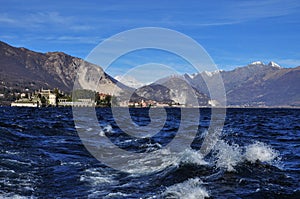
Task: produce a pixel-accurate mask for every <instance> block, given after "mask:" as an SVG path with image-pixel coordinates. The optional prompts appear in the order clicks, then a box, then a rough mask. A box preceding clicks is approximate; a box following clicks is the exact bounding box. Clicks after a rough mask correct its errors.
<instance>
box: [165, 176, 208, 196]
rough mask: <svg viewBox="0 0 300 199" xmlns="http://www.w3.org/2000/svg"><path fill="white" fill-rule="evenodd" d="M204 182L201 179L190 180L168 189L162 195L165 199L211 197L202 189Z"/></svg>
mask: <svg viewBox="0 0 300 199" xmlns="http://www.w3.org/2000/svg"><path fill="white" fill-rule="evenodd" d="M202 184H203V182H202V181H201V180H200V179H199V178H193V179H189V180H187V181H184V182H182V183H178V184H175V185H172V186H170V187H167V189H166V190H165V192H163V193H162V195H161V196H162V197H163V198H181V199H201V198H206V197H209V194H208V192H207V191H206V189H205V188H203V187H202Z"/></svg>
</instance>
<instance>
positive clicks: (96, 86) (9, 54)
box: [0, 42, 130, 94]
mask: <svg viewBox="0 0 300 199" xmlns="http://www.w3.org/2000/svg"><path fill="white" fill-rule="evenodd" d="M77 75H78V77H79V78H78V81H77V84H76V88H85V89H91V90H96V91H99V92H103V93H111V92H113V91H114V93H115V94H118V93H120V92H122V91H123V89H125V90H127V89H130V88H128V87H126V86H124V85H123V84H121V83H118V81H116V80H115V79H113V78H112V77H110V76H109V75H107V74H106V73H105V72H104V71H103V69H102V68H101V67H99V66H96V65H93V64H91V63H88V62H86V61H84V60H82V59H79V58H76V57H72V56H70V55H67V54H65V53H62V52H50V53H37V52H33V51H30V50H27V49H25V48H15V47H12V46H9V45H7V44H5V43H3V42H0V92H23V91H24V90H29V91H34V90H37V89H41V88H44V89H46V88H49V89H53V88H59V89H61V90H63V91H65V92H71V91H72V89H73V85H74V81H75V79H76V76H77Z"/></svg>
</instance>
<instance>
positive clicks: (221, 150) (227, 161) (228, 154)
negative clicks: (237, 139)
mask: <svg viewBox="0 0 300 199" xmlns="http://www.w3.org/2000/svg"><path fill="white" fill-rule="evenodd" d="M215 156H216V166H217V168H225V169H226V170H227V171H235V169H234V167H235V166H236V165H237V164H238V163H239V162H241V161H242V151H241V148H240V146H239V145H237V144H231V145H230V144H228V143H226V142H225V141H223V140H219V141H218V142H217V143H216V145H215Z"/></svg>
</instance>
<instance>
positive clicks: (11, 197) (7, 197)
mask: <svg viewBox="0 0 300 199" xmlns="http://www.w3.org/2000/svg"><path fill="white" fill-rule="evenodd" d="M0 198H1V199H35V198H36V197H33V196H21V195H18V194H11V193H6V194H2V195H1V194H0Z"/></svg>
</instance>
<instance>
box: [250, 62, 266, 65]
mask: <svg viewBox="0 0 300 199" xmlns="http://www.w3.org/2000/svg"><path fill="white" fill-rule="evenodd" d="M249 65H265V64H264V63H263V62H262V61H255V62H252V63H251V64H249Z"/></svg>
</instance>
